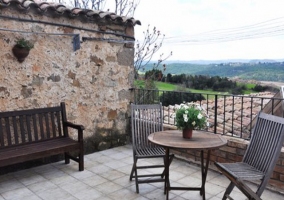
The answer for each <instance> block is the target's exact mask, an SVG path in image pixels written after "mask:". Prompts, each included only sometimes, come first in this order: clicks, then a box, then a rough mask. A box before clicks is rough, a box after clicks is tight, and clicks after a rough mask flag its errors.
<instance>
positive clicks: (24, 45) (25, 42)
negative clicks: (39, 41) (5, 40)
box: [16, 38, 34, 50]
mask: <svg viewBox="0 0 284 200" xmlns="http://www.w3.org/2000/svg"><path fill="white" fill-rule="evenodd" d="M16 45H17V46H19V47H21V48H26V49H29V50H30V49H32V48H34V44H33V43H32V42H31V41H29V40H26V39H25V38H19V39H17V40H16Z"/></svg>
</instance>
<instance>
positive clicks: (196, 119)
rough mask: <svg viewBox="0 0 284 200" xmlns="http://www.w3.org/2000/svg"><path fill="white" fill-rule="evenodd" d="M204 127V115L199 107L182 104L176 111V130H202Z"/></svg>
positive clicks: (205, 122) (205, 123)
mask: <svg viewBox="0 0 284 200" xmlns="http://www.w3.org/2000/svg"><path fill="white" fill-rule="evenodd" d="M206 125H207V116H206V113H205V111H204V110H203V109H202V108H201V107H200V106H199V105H196V104H188V105H184V104H183V105H181V107H180V108H179V109H177V110H176V126H177V128H178V129H186V128H190V129H202V128H205V127H206Z"/></svg>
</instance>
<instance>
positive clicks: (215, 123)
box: [214, 94, 218, 134]
mask: <svg viewBox="0 0 284 200" xmlns="http://www.w3.org/2000/svg"><path fill="white" fill-rule="evenodd" d="M217 100H218V96H217V94H215V108H214V133H215V134H216V133H217V105H218V102H217Z"/></svg>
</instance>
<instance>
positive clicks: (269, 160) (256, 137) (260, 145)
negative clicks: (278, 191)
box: [243, 112, 284, 181]
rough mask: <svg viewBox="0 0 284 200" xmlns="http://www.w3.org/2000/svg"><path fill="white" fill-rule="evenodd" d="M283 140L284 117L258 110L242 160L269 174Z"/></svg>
mask: <svg viewBox="0 0 284 200" xmlns="http://www.w3.org/2000/svg"><path fill="white" fill-rule="evenodd" d="M283 141H284V118H282V117H278V116H274V115H270V114H265V113H263V112H260V113H259V114H258V117H257V122H256V125H255V127H254V130H253V133H252V137H251V140H250V143H249V146H248V148H247V150H246V153H245V155H244V158H243V162H245V163H248V164H249V165H251V166H253V167H255V168H256V169H258V170H260V171H262V172H263V173H264V174H265V176H266V177H264V179H267V181H268V179H269V178H270V175H271V173H272V171H273V169H274V167H275V164H276V162H277V159H278V157H279V155H280V152H281V148H282V144H283Z"/></svg>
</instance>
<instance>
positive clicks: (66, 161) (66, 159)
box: [64, 153, 70, 164]
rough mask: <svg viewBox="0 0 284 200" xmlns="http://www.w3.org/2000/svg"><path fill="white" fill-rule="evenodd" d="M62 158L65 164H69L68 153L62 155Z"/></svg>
mask: <svg viewBox="0 0 284 200" xmlns="http://www.w3.org/2000/svg"><path fill="white" fill-rule="evenodd" d="M64 157H65V164H69V163H70V158H69V155H68V153H64Z"/></svg>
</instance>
